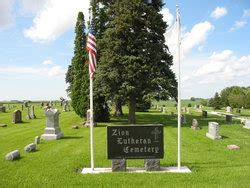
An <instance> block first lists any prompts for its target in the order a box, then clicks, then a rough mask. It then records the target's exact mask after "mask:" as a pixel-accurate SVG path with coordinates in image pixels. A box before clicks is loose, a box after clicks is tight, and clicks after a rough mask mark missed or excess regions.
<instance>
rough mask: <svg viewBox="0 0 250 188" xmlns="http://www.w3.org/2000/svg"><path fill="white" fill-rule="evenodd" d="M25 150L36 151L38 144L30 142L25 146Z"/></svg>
mask: <svg viewBox="0 0 250 188" xmlns="http://www.w3.org/2000/svg"><path fill="white" fill-rule="evenodd" d="M24 150H25V151H27V152H33V151H36V144H34V143H31V144H28V145H27V146H25V147H24Z"/></svg>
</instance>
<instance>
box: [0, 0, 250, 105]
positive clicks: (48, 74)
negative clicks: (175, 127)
mask: <svg viewBox="0 0 250 188" xmlns="http://www.w3.org/2000/svg"><path fill="white" fill-rule="evenodd" d="M88 4H89V1H88V0H71V1H66V0H65V1H61V0H36V1H34V0H1V1H0V12H1V17H0V87H1V92H0V101H2V100H12V99H18V100H24V99H30V100H53V99H59V98H60V97H66V96H67V94H66V92H65V89H66V87H67V86H66V84H65V72H66V70H67V67H68V65H69V64H70V63H71V58H72V56H73V47H74V46H73V41H74V25H75V21H76V16H77V14H78V12H79V11H80V10H81V11H83V12H84V14H85V16H86V17H88ZM176 4H178V5H179V6H180V11H181V25H182V46H181V73H182V82H181V83H182V97H183V98H190V97H192V96H194V97H204V98H208V97H212V96H213V95H214V93H215V92H216V91H220V90H221V89H223V88H225V87H227V86H231V85H241V86H249V85H250V66H249V65H250V48H249V44H250V37H249V34H250V26H249V24H250V1H248V0H203V1H200V0H188V1H187V0H179V1H177V0H176V1H166V5H165V7H164V9H163V11H162V14H163V15H164V19H165V20H166V21H167V22H168V23H169V25H172V24H173V23H174V20H175V8H176ZM165 36H166V38H167V40H168V41H170V43H167V44H168V45H169V47H170V50H171V52H172V53H173V55H175V53H176V52H175V51H176V50H175V46H176V45H175V44H174V42H175V36H174V35H168V34H166V35H165ZM176 68H177V66H176V63H175V64H174V66H173V70H174V71H175V70H176Z"/></svg>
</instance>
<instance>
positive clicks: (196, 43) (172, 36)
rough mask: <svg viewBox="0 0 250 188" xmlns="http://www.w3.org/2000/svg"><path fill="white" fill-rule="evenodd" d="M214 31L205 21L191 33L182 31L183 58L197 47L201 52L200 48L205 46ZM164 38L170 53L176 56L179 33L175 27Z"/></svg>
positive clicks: (197, 25)
mask: <svg viewBox="0 0 250 188" xmlns="http://www.w3.org/2000/svg"><path fill="white" fill-rule="evenodd" d="M213 29H214V26H213V25H212V24H211V23H210V22H208V21H205V22H201V23H198V24H195V25H194V26H193V28H192V29H191V31H189V32H188V31H187V32H185V30H184V31H182V37H181V38H182V41H181V58H182V59H184V58H186V57H187V56H188V55H189V53H190V52H191V51H192V49H194V48H195V47H197V48H198V50H201V48H200V46H203V45H204V43H205V42H206V40H207V37H208V35H209V33H210V32H211V31H212V30H213ZM164 36H165V39H166V44H167V45H168V47H169V49H170V52H171V53H172V54H173V55H174V56H175V55H176V51H177V47H176V45H177V31H176V29H175V27H174V26H173V27H172V29H171V30H169V31H167V32H166V33H165V35H164Z"/></svg>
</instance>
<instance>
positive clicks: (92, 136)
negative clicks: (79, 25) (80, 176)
mask: <svg viewBox="0 0 250 188" xmlns="http://www.w3.org/2000/svg"><path fill="white" fill-rule="evenodd" d="M90 6H91V7H90V14H89V15H90V16H89V24H90V27H91V24H92V17H93V15H92V14H93V11H92V5H90ZM90 27H89V28H90ZM89 55H90V54H89ZM89 90H90V92H89V96H90V158H91V170H92V172H93V171H94V170H95V167H94V133H93V126H94V123H93V121H94V119H93V77H92V75H89Z"/></svg>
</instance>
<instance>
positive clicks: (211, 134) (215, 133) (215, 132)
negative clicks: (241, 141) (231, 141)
mask: <svg viewBox="0 0 250 188" xmlns="http://www.w3.org/2000/svg"><path fill="white" fill-rule="evenodd" d="M206 136H207V137H208V138H211V139H213V140H215V139H221V136H220V135H219V124H218V123H217V122H209V123H208V133H206Z"/></svg>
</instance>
